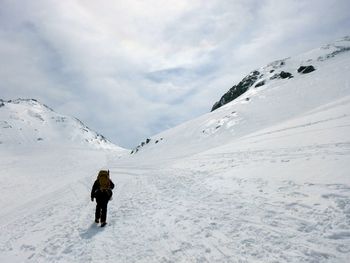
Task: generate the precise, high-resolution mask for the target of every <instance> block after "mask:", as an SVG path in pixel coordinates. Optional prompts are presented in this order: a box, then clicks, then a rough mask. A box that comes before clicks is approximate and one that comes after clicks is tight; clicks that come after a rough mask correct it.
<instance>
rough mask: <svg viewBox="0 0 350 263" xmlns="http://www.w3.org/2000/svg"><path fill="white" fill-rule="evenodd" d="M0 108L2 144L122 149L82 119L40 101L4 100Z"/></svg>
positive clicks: (0, 138)
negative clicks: (59, 111)
mask: <svg viewBox="0 0 350 263" xmlns="http://www.w3.org/2000/svg"><path fill="white" fill-rule="evenodd" d="M0 107H1V108H0V119H1V121H0V130H1V133H0V144H3V145H9V146H10V145H38V144H40V145H43V144H55V145H57V144H60V145H73V146H79V147H92V148H98V149H111V150H112V149H119V150H122V148H120V147H118V146H116V145H114V144H113V143H111V142H110V141H108V140H107V139H106V138H105V137H104V136H103V135H101V134H98V133H96V132H95V131H93V130H91V129H89V128H88V127H87V126H86V125H85V124H84V123H83V122H82V121H80V120H79V119H77V118H74V117H69V116H65V115H62V114H58V113H56V112H55V111H54V110H53V109H51V108H50V107H48V106H46V105H45V104H42V103H41V102H39V101H38V100H36V99H22V98H19V99H15V100H8V101H5V100H0Z"/></svg>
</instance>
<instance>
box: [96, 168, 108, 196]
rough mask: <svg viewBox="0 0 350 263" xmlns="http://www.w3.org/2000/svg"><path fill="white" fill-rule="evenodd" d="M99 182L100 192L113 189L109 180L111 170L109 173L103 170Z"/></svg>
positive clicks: (99, 174) (98, 177)
mask: <svg viewBox="0 0 350 263" xmlns="http://www.w3.org/2000/svg"><path fill="white" fill-rule="evenodd" d="M97 180H98V183H99V185H100V190H101V191H103V190H107V189H110V188H111V186H110V180H109V170H108V171H106V170H101V171H100V172H99V173H98V176H97Z"/></svg>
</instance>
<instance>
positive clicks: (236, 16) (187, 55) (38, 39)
mask: <svg viewBox="0 0 350 263" xmlns="http://www.w3.org/2000/svg"><path fill="white" fill-rule="evenodd" d="M349 34H350V1H349V0H305V1H303V0H290V1H289V0H283V1H281V0H266V1H265V0H206V1H204V0H191V1H188V0H164V1H163V0H125V1H122V0H113V1H112V0H111V1H108V0H104V1H96V0H60V1H50V0H42V1H41V0H27V1H26V0H18V1H16V0H8V1H7V0H0V80H1V81H0V98H2V99H6V100H8V99H14V98H19V97H21V98H36V99H38V100H40V101H41V102H43V103H45V104H47V105H49V106H51V107H52V108H54V109H55V110H56V111H57V112H59V113H63V114H67V115H71V116H75V117H78V118H79V119H81V120H82V121H83V122H84V123H85V124H87V125H88V126H89V127H90V128H92V129H94V130H96V131H98V132H100V133H102V134H103V135H105V136H106V137H107V138H109V139H110V140H111V141H112V142H114V143H116V144H119V145H121V146H124V147H127V148H131V147H134V146H136V145H137V144H138V143H139V142H140V141H141V140H143V139H145V138H147V137H149V136H151V135H154V134H156V133H158V132H160V131H162V130H164V129H167V128H170V127H173V126H175V125H177V124H179V123H181V122H183V121H186V120H189V119H191V118H193V117H196V116H199V115H200V114H203V113H205V112H208V111H210V109H211V106H212V104H213V103H214V102H215V101H216V100H218V99H219V98H220V96H221V95H222V94H223V93H224V92H225V91H227V90H228V89H229V88H230V87H231V86H232V85H233V84H235V82H237V81H239V80H240V79H242V78H243V77H244V75H246V74H247V73H249V72H250V71H252V70H253V69H255V68H258V67H260V66H263V65H264V64H266V63H268V62H271V61H273V60H276V59H281V58H284V57H288V56H293V55H295V54H298V53H300V52H303V51H307V50H308V49H311V48H314V47H318V46H320V45H322V44H325V43H328V42H331V41H333V40H335V39H337V38H339V37H342V36H344V35H349Z"/></svg>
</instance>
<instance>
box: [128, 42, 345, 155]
mask: <svg viewBox="0 0 350 263" xmlns="http://www.w3.org/2000/svg"><path fill="white" fill-rule="evenodd" d="M302 65H304V66H305V65H306V66H307V65H313V66H314V68H315V69H316V70H315V71H313V72H311V73H308V74H301V73H298V72H297V70H298V69H299V67H300V66H302ZM272 70H273V72H271V71H272ZM257 71H258V72H260V73H259V74H260V78H259V79H258V80H257V81H256V83H259V82H262V81H264V82H265V84H264V85H263V86H259V87H255V85H256V84H254V85H253V86H252V87H251V88H250V89H249V90H248V91H247V92H246V93H244V94H243V95H242V96H240V97H239V98H237V99H236V100H234V101H233V102H230V103H228V104H226V105H224V106H223V107H221V108H219V109H217V110H215V111H213V112H211V113H208V114H205V115H203V116H200V117H199V118H197V119H195V120H191V121H189V122H186V123H184V124H182V125H179V126H178V127H175V128H173V129H170V130H167V131H165V132H162V133H160V134H157V135H156V136H153V137H152V138H150V139H151V141H150V143H148V144H145V145H144V146H143V147H139V148H138V149H137V154H135V156H136V155H143V154H145V155H147V156H149V155H152V156H155V157H156V158H158V157H159V155H161V156H162V157H166V156H168V157H169V158H173V157H178V156H186V155H191V154H193V153H198V152H201V151H203V150H207V149H210V148H212V147H217V146H220V145H223V144H227V143H228V142H229V141H232V140H236V139H237V138H239V137H241V136H244V135H246V134H248V133H251V132H254V131H257V130H260V129H263V128H267V127H269V126H271V125H274V124H277V123H279V122H281V121H284V120H286V119H289V118H294V117H297V116H298V115H300V114H302V113H304V112H306V111H309V110H312V109H314V108H316V107H319V106H321V105H323V104H326V103H328V102H332V101H333V100H336V99H340V98H343V97H344V96H347V95H349V94H350V88H349V82H350V74H349V72H350V38H349V37H345V38H344V39H342V40H339V41H336V42H335V43H333V44H329V45H326V46H323V47H321V48H318V49H314V50H312V51H309V52H306V53H304V54H301V55H299V56H297V57H294V58H287V59H283V60H279V61H276V62H273V63H270V64H269V65H267V66H264V67H261V68H260V69H258V70H257ZM281 71H284V72H290V73H291V74H292V75H293V78H287V79H279V78H274V75H276V74H279V73H280V72H281ZM271 78H272V79H271ZM156 141H158V142H157V143H156ZM135 151H136V150H134V152H135Z"/></svg>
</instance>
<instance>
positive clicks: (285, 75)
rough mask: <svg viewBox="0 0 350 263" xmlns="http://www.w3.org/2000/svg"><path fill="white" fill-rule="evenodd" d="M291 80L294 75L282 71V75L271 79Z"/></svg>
mask: <svg viewBox="0 0 350 263" xmlns="http://www.w3.org/2000/svg"><path fill="white" fill-rule="evenodd" d="M286 78H288V79H290V78H293V75H292V74H291V73H289V72H285V71H281V72H280V73H276V74H274V75H273V76H272V77H271V78H270V79H286Z"/></svg>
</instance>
